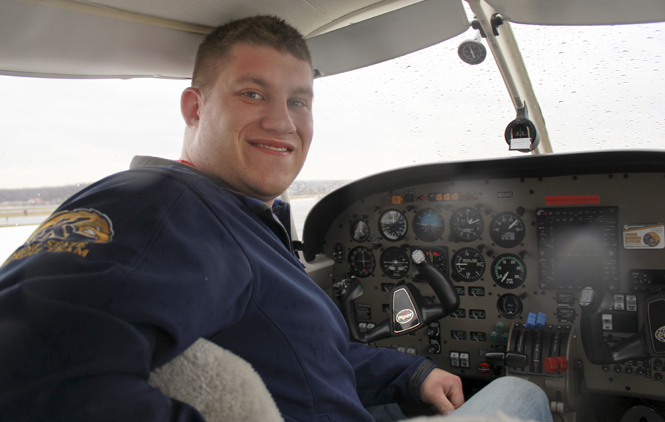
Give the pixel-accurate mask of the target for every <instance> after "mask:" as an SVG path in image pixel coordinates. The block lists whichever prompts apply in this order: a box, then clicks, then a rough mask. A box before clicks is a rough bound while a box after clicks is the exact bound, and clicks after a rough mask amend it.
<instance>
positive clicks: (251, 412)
mask: <svg viewBox="0 0 665 422" xmlns="http://www.w3.org/2000/svg"><path fill="white" fill-rule="evenodd" d="M148 383H149V384H150V385H151V386H153V387H155V388H159V389H160V390H162V392H163V393H164V394H165V395H166V396H168V397H171V398H173V399H176V400H180V401H181V402H184V403H188V404H190V405H191V406H193V407H194V408H196V409H197V410H198V411H199V412H200V413H201V414H202V415H203V417H204V418H206V421H207V422H232V421H234V422H235V421H244V422H283V421H284V420H283V419H282V416H281V415H280V413H279V410H278V409H277V405H276V404H275V401H274V400H273V398H272V396H271V395H270V393H269V392H268V390H267V389H266V387H265V384H264V383H263V381H262V380H261V377H259V375H258V374H257V373H256V371H254V368H252V366H251V365H250V364H249V363H248V362H247V361H245V360H244V359H242V358H240V357H238V356H236V355H234V354H233V353H231V352H229V351H228V350H226V349H223V348H221V347H219V346H217V345H216V344H214V343H211V342H209V341H207V340H204V339H199V340H198V341H197V342H196V343H194V344H193V345H192V346H191V347H190V348H189V349H187V350H185V351H184V352H183V354H182V355H180V356H178V357H177V358H176V359H174V360H172V361H171V362H169V363H167V364H166V365H164V366H162V367H160V368H157V369H155V370H154V371H153V372H152V374H151V375H150V379H149V380H148ZM409 422H522V421H520V420H518V419H514V418H511V417H508V416H506V415H504V414H503V413H501V412H500V411H499V412H497V414H496V415H494V416H458V417H456V416H455V414H454V413H453V414H452V415H450V416H447V417H444V416H432V417H419V418H415V419H409ZM531 422H532V421H531Z"/></svg>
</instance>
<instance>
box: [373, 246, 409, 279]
mask: <svg viewBox="0 0 665 422" xmlns="http://www.w3.org/2000/svg"><path fill="white" fill-rule="evenodd" d="M379 261H380V264H381V270H382V271H383V273H384V274H385V275H386V276H387V277H390V278H394V279H398V278H403V277H406V275H407V274H409V270H410V269H411V262H410V261H411V260H410V259H409V255H407V253H406V252H404V250H403V249H402V248H398V247H391V248H388V249H386V250H385V251H383V253H382V254H381V259H380V260H379Z"/></svg>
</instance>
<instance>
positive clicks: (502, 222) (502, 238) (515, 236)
mask: <svg viewBox="0 0 665 422" xmlns="http://www.w3.org/2000/svg"><path fill="white" fill-rule="evenodd" d="M525 234H526V227H525V226H524V221H522V219H521V218H520V216H519V215H517V214H513V213H512V212H502V213H500V214H498V215H497V216H496V217H494V218H493V219H492V222H491V223H490V236H491V237H492V240H493V241H494V243H496V244H497V245H499V246H501V247H502V248H513V247H515V246H517V245H519V244H520V243H522V241H523V240H524V235H525Z"/></svg>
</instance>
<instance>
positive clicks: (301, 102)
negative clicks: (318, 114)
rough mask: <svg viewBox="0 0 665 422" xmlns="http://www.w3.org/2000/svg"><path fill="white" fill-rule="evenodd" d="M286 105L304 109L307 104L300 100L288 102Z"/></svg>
mask: <svg viewBox="0 0 665 422" xmlns="http://www.w3.org/2000/svg"><path fill="white" fill-rule="evenodd" d="M288 104H289V105H290V106H292V107H305V106H306V105H307V103H305V102H304V101H300V100H289V102H288Z"/></svg>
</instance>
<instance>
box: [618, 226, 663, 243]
mask: <svg viewBox="0 0 665 422" xmlns="http://www.w3.org/2000/svg"><path fill="white" fill-rule="evenodd" d="M663 239H665V224H662V223H656V224H626V225H625V226H623V247H624V248H626V249H665V242H664V241H663Z"/></svg>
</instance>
